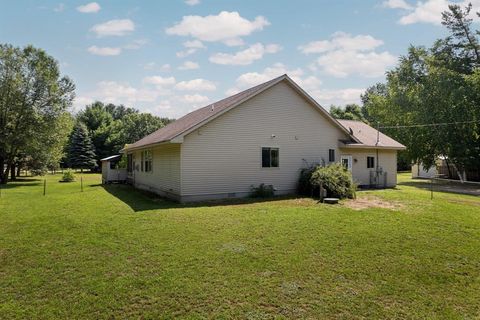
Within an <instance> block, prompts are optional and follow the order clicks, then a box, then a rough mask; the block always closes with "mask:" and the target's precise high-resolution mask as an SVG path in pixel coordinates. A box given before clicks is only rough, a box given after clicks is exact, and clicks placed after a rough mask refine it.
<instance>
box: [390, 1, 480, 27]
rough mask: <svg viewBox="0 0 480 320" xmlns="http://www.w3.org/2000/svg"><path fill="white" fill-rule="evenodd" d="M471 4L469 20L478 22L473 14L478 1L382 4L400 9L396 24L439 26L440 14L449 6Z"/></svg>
mask: <svg viewBox="0 0 480 320" xmlns="http://www.w3.org/2000/svg"><path fill="white" fill-rule="evenodd" d="M470 2H471V3H472V4H473V10H472V12H471V14H470V16H471V18H473V19H475V20H477V21H478V17H477V16H476V14H475V12H476V11H478V9H479V7H480V1H479V0H473V1H472V0H464V1H461V2H459V1H448V0H426V1H417V2H416V3H415V4H413V5H411V4H409V3H407V2H406V1H403V0H389V1H385V2H383V6H384V7H387V8H391V9H400V10H402V11H403V13H402V17H401V18H400V20H398V23H400V24H403V25H408V24H414V23H431V24H435V25H440V24H441V23H442V12H444V11H446V10H448V6H449V5H451V4H458V5H459V6H461V7H465V6H467V5H468V4H469V3H470Z"/></svg>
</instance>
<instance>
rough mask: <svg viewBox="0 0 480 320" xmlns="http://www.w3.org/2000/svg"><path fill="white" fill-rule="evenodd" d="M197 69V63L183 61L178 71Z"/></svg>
mask: <svg viewBox="0 0 480 320" xmlns="http://www.w3.org/2000/svg"><path fill="white" fill-rule="evenodd" d="M198 68H200V66H199V65H198V63H196V62H193V61H185V62H184V63H183V64H182V65H181V66H180V67H178V70H194V69H198Z"/></svg>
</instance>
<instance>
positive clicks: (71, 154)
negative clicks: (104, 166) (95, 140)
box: [68, 122, 97, 171]
mask: <svg viewBox="0 0 480 320" xmlns="http://www.w3.org/2000/svg"><path fill="white" fill-rule="evenodd" d="M68 164H69V166H70V167H72V168H74V169H81V170H82V171H83V169H92V168H95V167H96V166H97V161H96V156H95V151H94V147H93V144H92V140H91V139H90V135H89V133H88V130H87V127H86V126H85V125H84V124H83V123H81V122H77V123H76V124H75V127H74V128H73V131H72V134H71V136H70V141H69V144H68Z"/></svg>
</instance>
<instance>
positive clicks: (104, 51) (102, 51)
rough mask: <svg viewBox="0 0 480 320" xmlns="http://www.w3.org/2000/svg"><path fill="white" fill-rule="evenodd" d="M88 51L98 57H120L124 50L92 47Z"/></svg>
mask: <svg viewBox="0 0 480 320" xmlns="http://www.w3.org/2000/svg"><path fill="white" fill-rule="evenodd" d="M87 51H88V52H90V53H91V54H94V55H97V56H118V55H119V54H120V53H122V48H117V47H97V46H91V47H89V48H88V49H87Z"/></svg>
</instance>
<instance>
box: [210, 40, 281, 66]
mask: <svg viewBox="0 0 480 320" xmlns="http://www.w3.org/2000/svg"><path fill="white" fill-rule="evenodd" d="M280 49H281V48H280V46H279V45H277V44H268V45H263V44H261V43H255V44H253V45H251V46H250V47H249V48H247V49H245V50H242V51H238V52H237V53H235V54H229V53H216V54H214V55H212V56H211V57H210V58H209V60H210V62H212V63H216V64H224V65H249V64H251V63H252V62H254V61H255V60H260V59H262V58H263V56H264V55H265V54H266V53H276V52H278V51H279V50H280Z"/></svg>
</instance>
